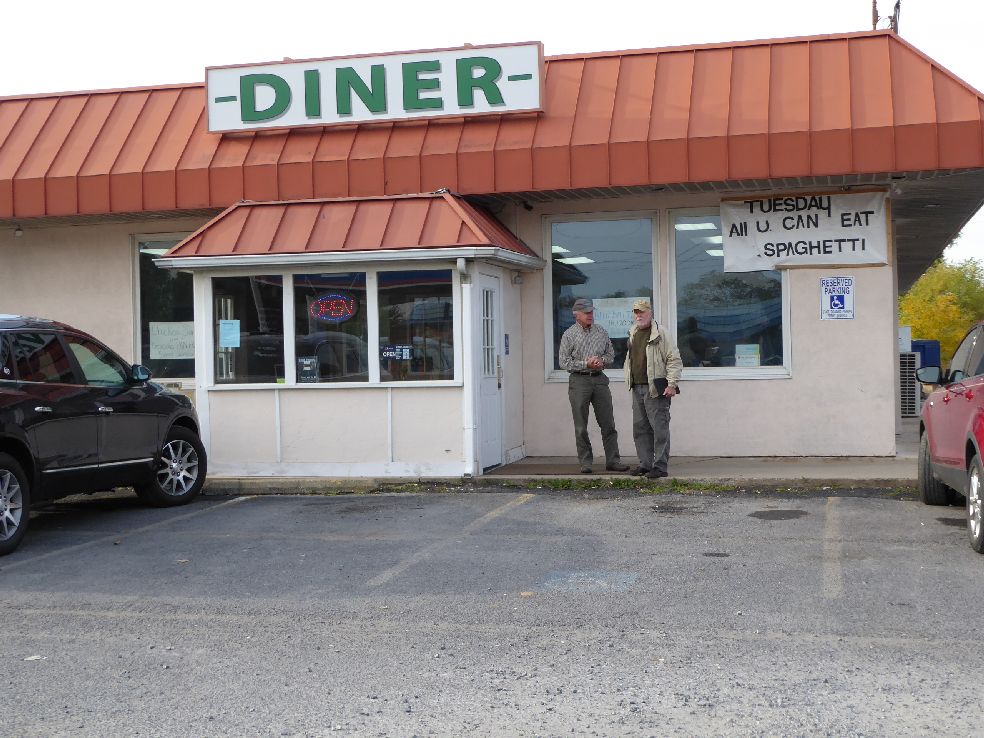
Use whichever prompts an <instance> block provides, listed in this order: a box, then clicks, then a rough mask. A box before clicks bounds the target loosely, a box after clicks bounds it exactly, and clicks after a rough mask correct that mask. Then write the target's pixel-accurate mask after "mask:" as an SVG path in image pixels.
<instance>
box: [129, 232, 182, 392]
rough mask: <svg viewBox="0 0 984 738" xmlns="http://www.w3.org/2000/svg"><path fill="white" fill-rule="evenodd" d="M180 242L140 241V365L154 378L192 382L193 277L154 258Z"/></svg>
mask: <svg viewBox="0 0 984 738" xmlns="http://www.w3.org/2000/svg"><path fill="white" fill-rule="evenodd" d="M177 243H178V242H177V241H141V242H140V243H139V244H138V245H137V248H138V256H137V259H138V262H139V266H140V363H142V364H143V365H144V366H146V367H147V368H148V369H150V371H151V372H153V373H154V376H155V377H167V378H169V379H182V378H185V379H190V378H192V377H194V376H195V311H194V296H193V291H192V277H191V275H190V274H188V273H186V272H179V271H178V270H177V269H162V268H161V267H159V266H157V265H156V264H155V263H154V259H156V258H158V257H159V256H162V255H163V254H165V253H166V252H167V251H168V250H169V249H170V248H171V247H172V246H174V245H175V244H177Z"/></svg>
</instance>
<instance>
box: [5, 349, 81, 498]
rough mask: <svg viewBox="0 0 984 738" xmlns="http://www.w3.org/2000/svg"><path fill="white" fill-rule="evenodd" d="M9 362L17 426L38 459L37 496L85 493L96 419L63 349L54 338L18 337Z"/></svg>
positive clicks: (71, 363)
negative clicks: (17, 396)
mask: <svg viewBox="0 0 984 738" xmlns="http://www.w3.org/2000/svg"><path fill="white" fill-rule="evenodd" d="M13 357H14V371H15V373H16V376H17V392H18V393H19V394H20V395H21V397H20V400H19V402H18V408H19V409H20V411H21V413H22V417H23V422H22V426H23V428H24V431H25V432H26V433H27V434H29V436H30V437H31V438H32V441H33V445H34V448H35V449H36V453H37V456H38V470H39V472H40V476H41V488H40V490H39V492H40V495H39V497H56V496H59V495H62V494H70V493H72V492H77V491H81V490H86V489H90V488H91V485H92V482H93V477H94V475H95V474H96V472H97V467H98V463H99V416H98V411H97V405H96V400H95V397H94V396H93V393H92V392H91V390H90V389H89V388H88V387H86V386H85V385H84V384H82V383H81V382H80V381H79V378H78V377H77V375H76V372H75V366H74V364H73V362H72V361H71V359H70V357H69V355H68V353H67V350H66V348H65V344H64V343H62V341H61V339H60V337H59V336H58V334H56V333H48V332H43V331H38V332H34V331H21V332H17V333H15V334H14V337H13Z"/></svg>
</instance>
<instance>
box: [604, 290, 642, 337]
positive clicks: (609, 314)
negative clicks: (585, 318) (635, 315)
mask: <svg viewBox="0 0 984 738" xmlns="http://www.w3.org/2000/svg"><path fill="white" fill-rule="evenodd" d="M639 297H643V298H644V299H647V300H648V299H649V298H648V297H646V296H645V295H639V296H637V297H600V298H597V299H595V300H593V302H594V319H595V323H597V324H598V325H600V326H601V327H602V328H604V329H605V330H606V331H608V337H609V338H628V337H629V328H631V327H632V303H634V302H635V301H636V300H638V299H639Z"/></svg>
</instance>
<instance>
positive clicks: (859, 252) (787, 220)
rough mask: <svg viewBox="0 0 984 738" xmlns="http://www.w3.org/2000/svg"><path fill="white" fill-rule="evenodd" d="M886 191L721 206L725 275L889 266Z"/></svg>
mask: <svg viewBox="0 0 984 738" xmlns="http://www.w3.org/2000/svg"><path fill="white" fill-rule="evenodd" d="M886 201H887V193H885V192H863V193H843V194H827V195H776V196H770V197H759V198H742V199H735V200H724V201H722V202H721V235H722V243H723V246H724V271H726V272H759V271H764V270H767V269H785V268H788V267H800V266H819V265H822V266H848V265H855V264H887V263H888V225H887V216H886V211H887V205H886Z"/></svg>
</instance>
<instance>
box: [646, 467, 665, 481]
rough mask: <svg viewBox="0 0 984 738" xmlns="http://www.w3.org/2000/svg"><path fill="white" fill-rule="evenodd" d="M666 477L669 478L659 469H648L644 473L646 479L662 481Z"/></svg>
mask: <svg viewBox="0 0 984 738" xmlns="http://www.w3.org/2000/svg"><path fill="white" fill-rule="evenodd" d="M666 476H669V474H668V473H667V472H665V471H660V470H659V469H650V470H649V471H648V472H646V479H662V478H663V477H666Z"/></svg>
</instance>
